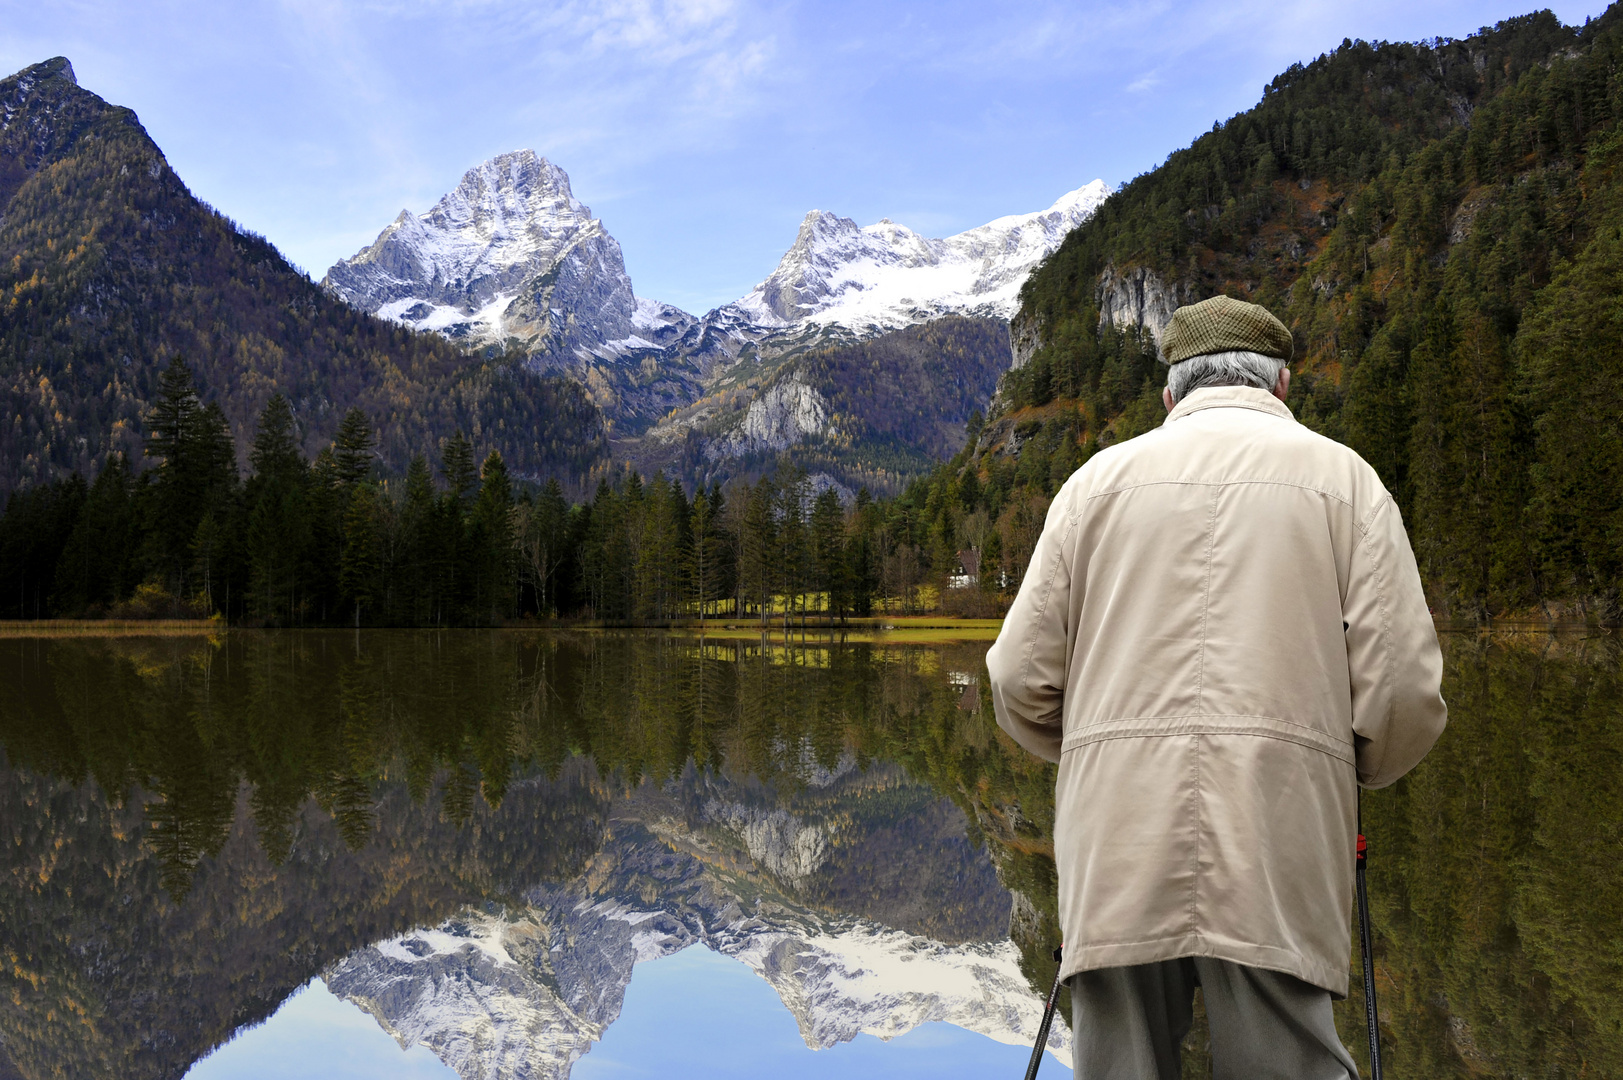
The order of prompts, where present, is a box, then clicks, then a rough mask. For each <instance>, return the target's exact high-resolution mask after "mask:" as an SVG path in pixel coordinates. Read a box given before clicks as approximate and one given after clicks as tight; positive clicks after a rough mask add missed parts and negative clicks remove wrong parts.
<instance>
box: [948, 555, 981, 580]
mask: <svg viewBox="0 0 1623 1080" xmlns="http://www.w3.org/2000/svg"><path fill="white" fill-rule="evenodd" d="M980 580H981V553H980V552H978V551H976V550H975V549H974V548H967V549H965V550H964V551H960V552H959V553H958V557H957V558H956V559H954V560H953V565H952V569H951V570H949V571H948V573H947V588H949V589H968V588H971V587H973V586H975V585H978V584H980Z"/></svg>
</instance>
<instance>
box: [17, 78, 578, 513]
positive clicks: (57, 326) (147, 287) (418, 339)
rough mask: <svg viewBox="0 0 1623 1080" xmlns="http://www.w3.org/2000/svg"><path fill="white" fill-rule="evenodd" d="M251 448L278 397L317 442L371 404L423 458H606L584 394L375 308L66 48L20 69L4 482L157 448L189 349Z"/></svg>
mask: <svg viewBox="0 0 1623 1080" xmlns="http://www.w3.org/2000/svg"><path fill="white" fill-rule="evenodd" d="M177 355H179V356H183V357H184V358H185V359H186V360H187V361H188V363H189V365H190V366H191V368H192V369H193V371H194V372H195V374H196V376H197V381H198V384H199V390H200V393H201V396H202V398H203V400H204V401H205V402H210V403H216V404H218V405H219V406H220V408H221V409H222V410H223V412H224V415H225V417H226V420H227V422H228V424H229V427H230V430H231V433H232V435H233V436H234V439H235V442H236V446H237V447H238V448H239V451H241V452H242V453H246V449H247V447H248V444H249V443H250V441H251V439H252V435H253V433H254V430H255V423H256V421H257V419H258V417H259V415H260V413H261V412H262V410H263V409H264V407H265V405H266V403H267V402H268V400H269V399H270V397H271V395H272V394H273V393H275V392H277V391H280V392H282V393H283V394H285V395H286V396H287V398H288V399H289V400H290V401H291V403H292V405H293V412H294V416H295V418H296V421H297V424H298V429H299V435H300V437H301V440H302V443H303V449H304V450H305V451H306V452H311V453H313V452H314V451H315V450H316V449H317V448H318V447H320V446H322V445H325V443H326V442H327V440H329V439H330V438H331V436H332V433H333V429H334V428H336V427H337V424H338V419H339V416H340V415H341V414H342V413H343V412H344V411H345V409H347V408H348V407H350V406H352V405H357V406H359V407H360V408H361V409H362V410H363V412H365V413H366V414H367V415H368V417H369V418H370V419H371V421H372V423H373V424H374V426H375V427H376V429H377V433H378V452H379V454H380V456H381V457H382V458H383V460H384V461H385V462H386V463H387V464H388V465H390V466H391V467H392V468H393V469H395V470H397V471H403V470H404V467H405V465H406V462H407V460H408V458H409V457H410V456H411V455H412V454H413V453H415V452H419V451H422V452H429V453H432V452H434V451H435V450H437V449H438V447H439V446H440V445H441V444H442V443H443V441H444V440H445V439H446V438H447V437H448V436H450V435H451V434H452V433H453V432H455V431H456V430H458V429H462V430H464V431H466V432H468V433H469V434H470V435H471V436H472V437H473V439H474V441H475V443H476V445H477V447H478V449H479V450H480V451H481V452H483V451H484V450H486V449H497V450H499V451H500V452H501V454H502V456H503V458H504V459H505V460H506V461H507V463H508V464H509V465H510V467H512V468H513V469H514V470H515V471H516V472H518V473H519V474H520V475H538V474H569V475H575V474H581V473H584V472H585V471H586V469H587V468H589V466H590V465H591V464H592V463H593V462H594V461H596V460H597V459H598V458H599V457H601V456H602V454H603V452H604V442H603V439H602V425H601V419H600V417H599V416H598V414H597V411H596V410H595V409H594V408H593V407H592V406H591V405H590V403H589V402H587V401H586V399H585V397H584V395H583V394H582V392H581V390H580V389H579V387H578V386H577V385H575V384H573V383H568V382H564V381H561V380H546V379H540V378H537V377H535V376H533V375H529V374H526V373H523V372H521V371H519V370H517V369H516V367H515V366H514V365H511V364H508V363H505V362H485V361H479V360H474V359H471V358H469V357H468V356H467V355H465V354H464V353H463V352H462V351H461V350H459V349H458V348H457V347H455V346H454V345H452V344H450V343H448V342H446V341H444V340H443V339H441V338H439V337H437V336H433V335H426V334H417V333H413V332H411V331H408V330H405V329H403V328H401V327H397V326H394V325H391V324H389V323H386V322H384V321H381V320H378V319H374V318H372V317H370V316H367V315H363V314H361V313H360V312H358V311H356V310H354V309H353V308H351V307H349V306H348V305H346V304H344V303H342V302H340V301H338V300H336V299H334V298H332V297H329V296H328V295H327V294H325V293H324V292H322V290H321V289H319V288H318V287H317V286H316V285H315V284H314V283H312V282H311V281H310V280H309V279H308V278H307V277H305V276H304V275H303V274H301V273H299V272H298V271H297V270H295V269H294V268H293V267H292V266H291V265H289V264H288V263H287V261H286V260H285V259H283V257H282V256H281V254H280V253H278V252H277V250H276V249H275V248H274V247H273V246H272V245H271V244H270V243H268V242H267V241H265V240H264V239H263V238H261V237H257V236H254V235H251V234H248V233H245V232H243V231H242V230H241V229H239V228H237V227H236V226H235V225H234V224H233V223H232V222H231V221H229V220H227V219H226V218H225V217H223V216H221V215H220V214H218V213H216V212H215V211H213V210H212V209H210V208H209V207H208V206H206V205H204V204H203V203H202V202H200V201H199V200H198V199H196V198H195V197H194V196H193V195H192V194H191V193H190V192H189V191H188V190H187V189H186V186H185V184H183V183H182V182H181V180H180V178H179V177H177V176H176V175H175V173H174V171H173V170H172V169H170V167H169V164H168V163H167V162H166V161H165V160H164V157H163V154H162V152H161V151H160V150H159V149H158V147H157V146H156V145H154V143H153V142H152V140H151V139H150V138H148V136H147V134H146V132H145V130H143V129H142V127H141V125H140V123H139V122H138V121H137V119H136V117H135V115H134V114H133V113H132V112H130V111H129V110H128V109H123V108H119V107H117V106H114V105H110V104H108V103H107V102H105V101H103V100H102V99H101V98H99V97H97V96H96V95H95V94H92V93H90V92H88V91H86V90H83V89H81V88H80V87H79V86H78V85H77V83H76V82H75V81H74V77H73V69H72V68H71V67H70V66H69V64H68V62H67V60H65V59H63V58H60V57H58V58H56V59H54V60H49V61H46V62H45V63H43V64H37V65H35V66H33V67H30V68H27V69H25V70H24V71H22V72H19V73H18V74H16V75H14V76H12V77H10V78H8V79H4V80H0V417H3V418H4V421H5V423H4V425H3V427H0V492H4V491H6V490H8V489H11V488H14V487H17V486H19V485H21V484H27V483H31V482H36V481H43V480H49V479H54V478H58V477H60V476H62V475H65V474H66V473H67V472H69V471H71V470H78V471H80V472H81V473H84V474H86V475H90V474H94V473H95V472H96V471H97V470H99V469H100V467H101V466H102V465H103V464H104V463H105V462H106V461H107V458H108V455H109V454H110V453H114V452H122V453H123V454H124V455H125V456H126V457H127V458H128V459H129V460H130V461H132V462H134V461H138V460H140V457H141V454H140V451H141V447H142V434H143V431H144V417H145V414H146V413H147V412H148V410H149V408H150V405H151V403H152V401H153V400H154V397H155V390H156V387H157V383H158V378H159V374H160V372H161V371H162V370H163V369H164V368H165V367H166V365H167V363H168V361H169V360H170V359H171V358H173V357H175V356H177Z"/></svg>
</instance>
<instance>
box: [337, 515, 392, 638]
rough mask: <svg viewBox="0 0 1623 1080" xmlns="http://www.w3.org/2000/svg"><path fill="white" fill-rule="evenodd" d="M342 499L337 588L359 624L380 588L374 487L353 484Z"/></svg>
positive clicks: (377, 516)
mask: <svg viewBox="0 0 1623 1080" xmlns="http://www.w3.org/2000/svg"><path fill="white" fill-rule="evenodd" d="M345 501H346V503H347V505H346V507H345V510H344V522H343V553H342V555H340V557H339V571H338V588H339V593H340V595H341V596H342V598H343V599H344V601H345V602H346V603H347V604H348V605H349V608H350V610H351V611H352V612H354V619H355V625H356V626H357V627H359V626H360V625H361V623H362V621H363V619H365V617H366V614H367V612H369V611H370V610H371V609H372V608H373V606H374V605H375V603H376V601H377V598H378V596H379V592H380V589H379V584H380V583H379V580H378V577H379V572H380V570H381V561H382V560H381V553H380V550H379V547H380V543H379V541H380V536H379V531H380V530H379V520H378V518H379V513H378V511H379V507H378V496H377V490H376V489H375V488H373V487H372V485H370V484H356V485H355V486H354V487H353V488H352V489H351V490H350V491H349V492H348V498H347V499H346V500H345Z"/></svg>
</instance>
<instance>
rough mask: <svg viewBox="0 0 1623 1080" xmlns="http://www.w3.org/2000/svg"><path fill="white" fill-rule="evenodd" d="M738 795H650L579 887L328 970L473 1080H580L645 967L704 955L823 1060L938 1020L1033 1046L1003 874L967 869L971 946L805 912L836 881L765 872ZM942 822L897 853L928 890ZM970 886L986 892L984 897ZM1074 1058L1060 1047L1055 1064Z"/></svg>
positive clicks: (621, 817) (340, 989) (389, 1023)
mask: <svg viewBox="0 0 1623 1080" xmlns="http://www.w3.org/2000/svg"><path fill="white" fill-rule="evenodd" d="M687 779H688V780H689V781H693V780H696V779H697V778H694V777H689V778H687ZM673 788H674V789H675V791H673ZM695 788H697V789H700V790H694V789H695ZM725 788H726V785H717V784H713V783H691V784H682V785H680V786H678V785H670V786H668V787H666V788H664V789H659V788H653V787H644V788H642V789H639V790H638V791H637V792H635V793H633V794H632V795H631V797H629V798H628V799H626V800H625V801H624V803H622V804H618V805H617V806H616V807H615V810H614V811H613V812H612V814H611V817H610V822H609V826H608V829H607V833H606V836H605V842H604V845H603V847H602V849H601V850H599V851H598V853H597V854H596V855H594V856H593V858H592V859H591V861H590V862H589V863H588V864H587V866H586V867H585V869H584V871H583V872H582V873H581V874H580V875H579V876H577V877H576V878H575V879H574V880H572V881H570V882H567V883H563V884H561V885H542V886H538V887H536V888H534V889H531V890H528V891H527V892H526V894H525V897H524V899H525V901H526V903H525V904H524V905H521V906H517V907H509V908H505V909H499V910H498V909H495V908H494V907H492V908H491V909H488V910H480V909H469V910H466V911H464V912H461V913H459V914H458V915H457V916H456V917H454V918H452V919H450V920H448V921H447V922H446V923H444V924H441V925H440V926H437V927H433V928H428V929H421V930H415V931H412V932H410V933H407V934H404V935H402V936H400V937H398V938H393V939H390V940H388V941H384V942H380V943H378V944H376V945H373V946H371V947H369V948H366V949H362V950H360V951H359V952H357V953H355V954H353V955H351V956H350V957H348V958H346V959H345V960H343V961H341V962H340V963H338V964H337V965H335V966H334V967H333V968H332V969H330V970H329V971H328V972H327V973H326V979H327V984H328V986H329V988H330V989H331V990H332V991H333V992H334V993H336V994H339V995H341V996H344V997H347V998H349V999H350V1000H352V1001H354V1002H356V1003H357V1004H359V1005H361V1006H362V1007H363V1008H365V1009H367V1010H368V1011H370V1012H372V1013H373V1015H375V1016H377V1017H378V1019H379V1021H380V1022H381V1023H383V1024H384V1026H385V1027H386V1028H387V1029H388V1030H389V1031H390V1032H391V1033H393V1034H394V1035H395V1036H396V1038H398V1039H399V1040H400V1041H401V1043H402V1045H410V1044H412V1043H417V1042H422V1043H426V1044H427V1045H428V1046H430V1047H431V1048H433V1049H434V1051H435V1053H436V1054H438V1055H439V1056H440V1057H441V1058H442V1059H443V1060H444V1061H446V1063H447V1064H449V1065H451V1066H452V1067H453V1068H455V1069H456V1070H457V1072H458V1073H459V1074H460V1075H462V1076H464V1077H469V1078H473V1077H480V1078H490V1080H496V1078H502V1080H507V1078H518V1077H549V1078H553V1077H556V1078H562V1077H565V1076H567V1075H568V1071H569V1067H570V1065H571V1064H572V1063H573V1062H574V1061H575V1060H576V1059H577V1058H579V1057H580V1055H581V1054H583V1053H585V1052H587V1051H588V1050H589V1048H590V1044H591V1043H592V1042H593V1041H595V1040H596V1039H597V1038H598V1037H599V1036H600V1035H601V1033H602V1031H603V1029H604V1028H605V1027H607V1026H608V1025H609V1024H611V1023H613V1022H614V1021H615V1019H617V1017H618V1015H619V1012H620V1006H621V1002H622V1000H623V998H624V993H625V988H626V986H627V984H628V983H629V982H630V980H631V977H632V966H633V964H635V963H638V962H642V961H646V960H652V959H657V958H659V957H661V956H666V955H669V954H671V953H673V952H676V951H678V950H680V949H683V948H687V947H689V946H695V945H698V946H704V947H708V948H711V949H715V950H716V951H718V952H721V953H723V954H724V955H728V956H732V957H734V958H736V959H738V960H740V961H742V962H744V963H745V964H747V965H749V966H750V967H751V968H752V969H753V970H754V971H755V972H756V973H757V974H759V975H761V976H762V977H763V978H765V979H766V980H767V982H768V983H770V984H771V985H772V987H773V988H774V989H775V990H776V991H777V993H778V995H779V997H780V998H781V999H782V1000H783V1002H784V1004H785V1006H786V1007H788V1009H789V1011H790V1012H791V1013H792V1014H793V1015H794V1017H795V1019H796V1021H797V1022H798V1024H799V1026H800V1031H801V1034H802V1036H803V1037H804V1039H805V1041H806V1043H807V1045H808V1046H812V1047H816V1048H823V1047H828V1046H832V1045H835V1044H836V1043H839V1042H844V1041H846V1040H848V1039H851V1038H853V1037H854V1036H855V1035H857V1034H858V1033H859V1032H864V1031H866V1032H868V1033H870V1034H875V1035H879V1036H881V1037H890V1036H893V1035H898V1034H901V1033H903V1032H906V1031H908V1030H910V1029H912V1028H913V1027H915V1026H916V1025H918V1024H920V1023H923V1022H926V1021H931V1020H942V1021H948V1022H951V1023H954V1024H957V1025H959V1026H961V1027H964V1028H968V1029H970V1030H973V1031H979V1032H981V1033H983V1034H986V1035H989V1036H991V1037H992V1038H994V1039H998V1040H1000V1041H1003V1042H1023V1041H1028V1040H1029V1039H1030V1038H1031V1037H1032V1036H1033V1034H1034V1033H1035V1031H1036V1028H1037V1023H1038V1019H1039V1013H1040V1003H1039V1001H1038V999H1037V997H1036V996H1035V995H1034V994H1032V993H1031V991H1030V988H1029V986H1028V985H1027V983H1026V980H1025V977H1024V976H1023V975H1022V973H1021V971H1020V968H1019V954H1018V951H1017V950H1016V948H1015V947H1014V945H1013V944H1012V943H1010V942H1009V941H1007V940H1003V941H1001V942H999V941H997V940H996V939H997V938H998V937H1001V936H1002V935H1003V933H1004V932H1005V930H1006V927H1007V914H1008V910H1009V905H1008V897H1007V893H1005V892H1003V890H1001V889H999V888H998V887H997V885H996V882H995V880H994V879H993V877H992V874H991V873H990V868H989V867H988V868H987V869H986V870H985V871H984V872H976V871H978V870H979V868H978V867H977V866H975V864H974V862H973V861H972V860H965V863H967V864H968V869H970V870H971V871H972V874H970V875H963V874H958V875H954V876H955V877H957V878H958V883H957V884H958V888H959V889H960V890H961V891H960V894H959V897H958V905H957V906H958V907H959V908H960V909H961V910H962V911H963V912H964V913H965V914H964V915H963V916H960V918H959V920H958V921H959V922H960V924H961V928H962V929H964V930H968V931H970V932H971V933H972V934H973V935H974V936H973V937H972V938H971V939H970V940H968V941H966V942H963V943H957V944H949V943H947V942H944V941H942V940H940V939H939V938H931V937H925V936H921V935H918V934H914V933H909V932H907V931H905V930H900V929H896V928H895V927H894V926H887V925H885V924H883V923H881V922H877V921H874V920H873V919H871V918H864V917H860V916H852V915H843V916H831V915H829V914H827V913H826V911H819V910H814V909H812V908H810V907H808V906H807V905H806V904H805V903H804V902H803V901H798V900H797V899H796V895H797V894H800V895H804V894H805V892H806V891H810V892H814V893H815V892H816V891H817V890H816V889H815V888H813V889H811V890H805V888H804V887H805V886H806V885H808V884H810V883H811V882H813V881H815V880H817V879H818V878H824V879H825V880H826V879H827V877H828V876H830V875H828V874H827V871H828V870H829V869H830V868H829V867H827V866H826V865H825V866H817V865H804V864H802V865H801V866H800V867H798V869H800V870H801V871H802V874H801V875H799V877H798V880H793V881H786V880H785V879H784V878H782V877H779V876H778V875H777V874H776V873H774V872H773V871H772V870H770V869H768V866H769V864H770V863H771V862H773V861H774V860H772V859H770V858H767V859H763V858H762V857H761V853H760V852H759V851H758V850H757V847H756V844H754V843H750V837H749V833H750V832H751V830H750V828H749V826H748V825H747V824H744V825H743V827H742V828H741V827H740V826H741V824H742V823H743V822H745V821H748V820H749V819H748V818H744V817H743V816H742V815H738V814H735V813H729V812H728V809H727V808H728V807H729V804H728V803H727V802H726V801H725V800H727V798H728V796H729V795H730V794H731V793H730V792H728V791H726V790H725ZM684 789H685V790H684ZM892 790H895V789H894V788H893V789H892ZM673 795H674V796H675V797H674V798H673ZM695 796H696V797H695ZM870 798H871V794H869V793H868V792H854V793H850V794H848V795H847V796H846V797H845V798H841V799H837V800H834V805H835V806H839V805H840V804H844V805H845V806H849V807H852V808H854V809H858V810H859V813H860V808H861V806H862V804H863V803H864V802H866V801H868V800H869V799H870ZM731 806H733V807H736V806H737V804H731ZM780 812H781V811H780ZM934 816H935V817H936V819H937V820H938V821H939V822H940V824H941V825H944V826H946V827H945V828H942V829H941V831H939V832H935V831H934V830H933V829H932V828H931V825H930V823H929V820H928V819H915V820H916V821H917V824H918V825H919V826H921V829H920V833H919V834H917V835H914V836H913V837H912V838H911V841H910V843H909V845H908V849H911V850H908V849H902V850H893V851H892V852H891V854H892V856H893V857H899V858H900V860H901V863H902V869H904V870H911V871H914V872H915V873H919V874H921V875H923V880H921V881H919V882H918V884H919V885H923V886H924V890H925V891H928V890H929V889H930V887H932V886H936V887H939V886H940V885H941V884H943V881H942V875H941V874H939V873H937V872H932V868H931V866H930V863H931V862H932V861H933V860H932V859H931V857H930V856H931V855H932V854H934V853H936V852H939V851H941V850H942V849H944V848H950V847H952V846H953V845H954V844H955V843H958V844H961V843H962V835H963V833H962V820H961V818H960V819H959V820H958V821H956V822H952V821H951V820H950V819H951V818H952V817H953V816H954V815H952V814H939V815H934ZM836 820H839V817H837V816H834V815H828V816H823V817H821V818H816V819H805V818H802V819H796V818H793V817H791V818H790V820H789V821H788V822H786V823H783V824H784V825H785V826H786V827H785V828H783V829H782V831H781V832H780V834H779V835H780V836H782V837H784V838H786V839H787V838H789V837H792V836H794V835H796V833H798V835H799V836H802V837H803V836H805V835H806V834H807V833H808V832H815V831H819V830H822V829H824V828H827V827H828V826H829V823H830V822H831V821H836ZM902 820H906V819H905V818H904V819H902ZM858 821H860V817H859V818H858ZM893 823H894V822H893ZM953 825H956V826H957V827H956V828H953V827H952V826H953ZM838 832H846V833H851V832H856V833H859V834H861V833H863V832H865V830H862V829H861V827H860V824H858V823H857V822H851V823H848V824H846V825H844V826H843V827H838V829H837V832H836V835H835V836H833V837H831V840H832V844H833V845H838V844H839V843H840V841H841V837H840V836H839V835H838ZM854 839H855V841H856V842H855V844H854V845H853V846H860V845H861V844H862V837H861V836H860V835H859V836H858V837H856V838H854ZM940 840H945V841H946V843H945V844H938V843H935V842H936V841H940ZM792 844H793V840H792V839H790V840H789V845H792ZM746 845H747V849H746ZM786 846H788V845H786ZM915 853H916V854H917V855H918V856H920V857H917V858H914V857H909V856H911V855H913V854H915ZM973 877H980V878H982V881H981V882H980V883H979V884H978V886H977V884H976V883H974V882H973ZM936 895H939V894H936ZM908 906H909V907H911V906H912V902H911V898H910V902H909V905H908ZM998 917H1001V923H999V921H998ZM983 922H984V923H986V925H981V926H977V925H976V924H977V923H983ZM1067 1045H1068V1041H1067V1036H1066V1035H1065V1033H1064V1032H1063V1031H1061V1032H1057V1033H1056V1036H1055V1038H1054V1039H1053V1040H1052V1046H1053V1047H1054V1049H1055V1050H1056V1051H1063V1050H1064V1049H1065V1048H1066V1046H1067Z"/></svg>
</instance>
